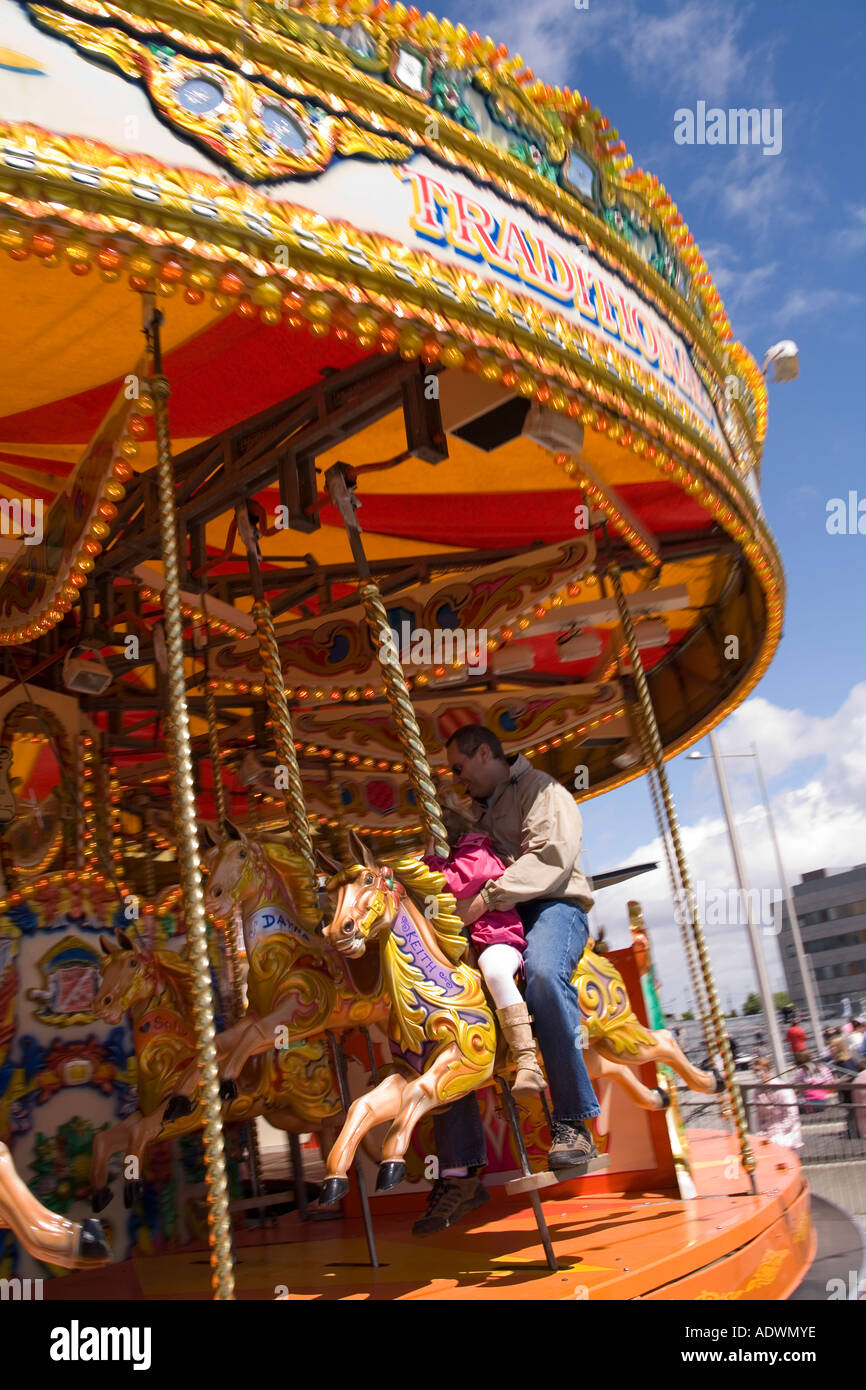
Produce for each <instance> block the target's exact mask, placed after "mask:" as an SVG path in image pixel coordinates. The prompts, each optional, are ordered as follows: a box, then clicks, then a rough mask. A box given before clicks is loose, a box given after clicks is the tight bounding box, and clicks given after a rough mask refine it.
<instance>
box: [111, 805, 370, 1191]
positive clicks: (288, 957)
mask: <svg viewBox="0 0 866 1390" xmlns="http://www.w3.org/2000/svg"><path fill="white" fill-rule="evenodd" d="M227 832H228V838H227V839H225V840H224V841H222V842H220V843H218V844H213V836H210V839H211V842H212V845H213V847H212V848H211V849H210V850H209V851H208V853H207V854H206V855H205V857H204V862H205V867H206V868H207V869H208V870H209V871H210V876H209V879H208V883H207V888H206V892H205V908H206V910H207V911H208V913H209V914H210V915H211V916H212V917H214V918H216V919H224V918H228V919H229V925H228V929H229V930H232V929H234V928H235V927H236V923H237V921H238V920H239V921H240V923H241V926H242V930H243V935H244V943H245V947H246V955H247V961H248V965H249V970H248V975H247V982H246V983H247V995H248V1004H247V1010H246V1012H245V1014H244V1016H243V1017H242V1018H241V1019H240V1020H239V1021H238V1022H237V1023H235V1024H233V1025H232V1026H231V1027H229V1028H227V1029H225V1030H223V1031H222V1032H220V1033H219V1034H218V1035H217V1057H218V1065H219V1072H220V1076H221V1078H223V1084H222V1086H221V1095H222V1097H223V1099H224V1100H225V1101H226V1102H227V1105H226V1108H225V1110H224V1112H223V1120H224V1122H225V1123H230V1122H232V1121H235V1120H246V1119H253V1118H255V1117H256V1116H258V1115H265V1116H266V1117H267V1119H268V1121H269V1123H271V1124H273V1125H275V1126H276V1127H277V1128H279V1129H286V1130H289V1131H292V1132H296V1133H299V1132H305V1131H312V1132H317V1131H323V1132H326V1131H330V1132H333V1131H334V1130H335V1129H336V1121H337V1117H338V1115H339V1113H340V1103H339V1098H338V1096H337V1093H336V1090H335V1088H334V1085H333V1079H332V1075H331V1069H330V1065H329V1061H328V1055H327V1043H326V1041H325V1038H324V1036H323V1035H324V1033H325V1032H327V1031H329V1030H330V1031H336V1032H344V1031H346V1030H348V1029H350V1028H357V1027H364V1026H366V1025H367V1024H368V1023H374V1022H376V1021H378V1020H381V1019H384V1018H385V1017H386V1016H387V1012H388V1001H387V999H386V998H385V997H384V995H383V994H382V993H381V991H380V990H378V989H377V990H375V991H372V992H371V989H370V987H369V982H368V981H367V980H366V979H365V972H364V971H363V970H361V971H357V970H356V971H352V970H351V969H350V967H349V965H348V964H347V963H346V962H345V961H344V960H343V959H342V957H341V956H340V955H339V954H338V952H336V951H334V950H333V949H332V948H330V947H329V946H327V945H326V944H325V942H323V940H322V938H321V937H320V936H318V935H315V934H314V933H315V930H316V928H317V927H318V926H319V923H320V921H321V916H322V913H321V909H320V908H319V905H318V900H317V896H316V892H315V889H314V886H313V884H312V883H311V881H310V875H309V872H308V870H307V866H306V862H305V861H304V860H303V859H302V858H301V857H300V855H298V854H296V853H294V852H293V851H292V850H291V848H290V847H289V846H288V845H287V844H286V842H285V841H284V840H283V839H281V838H280V837H277V836H273V837H262V838H251V837H249V836H247V835H244V834H243V833H241V832H240V831H239V830H237V829H235V827H234V826H233V825H231V824H230V823H229V824H227ZM208 833H209V832H208ZM118 943H119V947H120V949H119V950H118V948H117V945H115V943H112V942H110V941H108V940H106V939H105V938H102V944H103V947H104V949H105V950H106V952H107V953H108V954H107V958H106V960H105V961H104V962H103V982H102V987H101V989H100V991H99V993H98V995H97V999H96V1002H95V1005H94V1010H95V1012H98V1013H99V1014H100V1016H101V1017H103V1018H105V1019H106V1021H108V1022H111V1023H119V1022H120V1021H121V1019H122V1017H123V1015H124V1013H125V1012H126V1011H127V1010H128V1011H129V1012H130V1016H131V1018H132V1023H133V1036H134V1040H135V1052H136V1059H137V1065H138V1076H139V1106H138V1109H137V1110H136V1111H135V1112H134V1113H133V1114H132V1115H130V1116H129V1117H128V1118H127V1119H126V1120H123V1121H121V1122H120V1123H119V1124H117V1125H114V1126H113V1127H112V1128H111V1129H110V1130H106V1131H103V1132H102V1133H101V1134H100V1135H98V1136H97V1139H96V1142H95V1144H94V1155H93V1170H92V1179H91V1182H92V1186H93V1188H94V1189H95V1197H94V1207H95V1209H96V1210H97V1211H101V1210H102V1208H103V1207H104V1206H105V1205H106V1204H107V1202H108V1201H109V1200H110V1199H111V1191H110V1189H109V1188H108V1187H107V1186H106V1181H107V1175H108V1164H109V1161H110V1159H111V1157H112V1155H113V1154H114V1153H117V1152H122V1153H123V1154H124V1156H125V1158H126V1157H132V1158H133V1159H135V1160H136V1162H135V1163H134V1164H133V1165H132V1172H133V1173H134V1174H136V1175H138V1174H140V1172H141V1161H142V1159H143V1156H144V1152H145V1150H146V1148H147V1146H148V1145H149V1144H151V1143H153V1142H154V1141H155V1140H157V1139H159V1140H164V1139H172V1138H175V1137H177V1136H179V1135H182V1134H188V1133H190V1132H191V1131H193V1130H195V1129H197V1128H199V1127H200V1126H201V1125H202V1124H203V1122H204V1114H203V1107H201V1106H198V1105H197V1104H196V1103H195V1101H194V1099H193V1093H194V1092H195V1090H196V1088H197V1086H198V1079H199V1074H198V1065H197V1061H196V1045H195V1037H194V1032H193V1025H192V972H191V967H190V966H189V965H188V963H187V962H186V961H185V960H184V959H183V958H182V957H180V956H179V955H178V954H177V952H174V951H147V950H145V949H144V948H143V947H142V946H141V945H140V944H137V943H135V944H134V943H133V942H132V941H131V940H130V938H129V937H127V936H125V935H121V936H119V937H118ZM323 1147H324V1145H323ZM139 1191H140V1179H139V1178H138V1176H134V1177H129V1178H127V1183H126V1188H125V1200H126V1202H127V1204H128V1205H129V1204H131V1202H133V1201H134V1200H135V1198H136V1197H137V1195H138V1193H139Z"/></svg>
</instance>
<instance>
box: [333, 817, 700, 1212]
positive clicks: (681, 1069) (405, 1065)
mask: <svg viewBox="0 0 866 1390" xmlns="http://www.w3.org/2000/svg"><path fill="white" fill-rule="evenodd" d="M353 844H354V846H355V849H356V852H360V856H361V858H362V859H363V863H359V864H354V865H352V866H351V867H349V868H347V869H343V870H341V871H340V872H339V873H337V874H336V875H335V876H334V878H332V879H331V880H330V882H329V884H328V889H329V890H331V891H335V892H337V893H338V895H339V896H338V898H337V905H336V909H335V911H334V914H333V917H332V919H331V921H330V923H329V924H328V926H327V927H326V928H325V931H324V936H325V939H326V940H327V941H329V942H331V943H332V944H333V945H334V946H336V948H337V950H339V951H340V952H342V953H343V955H345V956H347V957H348V958H350V959H353V960H357V959H359V958H360V957H363V956H364V955H365V954H368V953H369V954H371V955H373V956H374V958H377V964H378V970H379V973H380V974H381V977H382V979H383V982H384V986H385V989H386V991H387V993H388V996H389V998H390V1000H391V1024H390V1036H391V1042H392V1052H393V1053H394V1054H395V1061H396V1062H397V1064H398V1067H399V1071H395V1073H394V1074H392V1075H390V1076H388V1077H387V1078H386V1079H385V1080H384V1081H382V1082H381V1083H380V1084H379V1085H378V1086H376V1087H375V1088H374V1089H373V1090H372V1091H370V1092H368V1093H367V1094H366V1095H364V1096H361V1097H360V1098H359V1099H358V1100H356V1101H354V1102H353V1104H352V1105H351V1106H350V1108H349V1112H348V1115H347V1118H346V1123H345V1125H344V1126H343V1129H342V1130H341V1132H340V1135H339V1138H338V1139H337V1142H336V1144H335V1146H334V1148H333V1149H332V1150H331V1152H330V1154H329V1155H328V1160H327V1173H328V1176H327V1179H326V1181H325V1184H324V1186H323V1189H322V1195H321V1201H322V1202H323V1204H325V1205H330V1204H331V1203H333V1202H336V1201H339V1199H340V1198H341V1197H343V1196H345V1194H346V1192H347V1191H348V1171H349V1168H350V1166H351V1163H352V1160H353V1158H354V1155H355V1151H356V1149H357V1147H358V1144H359V1143H360V1142H361V1141H362V1140H363V1139H364V1137H365V1136H366V1135H367V1133H368V1132H369V1131H370V1130H371V1129H373V1128H374V1127H375V1126H376V1125H378V1124H381V1123H382V1122H383V1121H386V1120H390V1121H392V1123H391V1127H390V1129H389V1130H388V1132H387V1134H386V1136H385V1140H384V1143H383V1145H382V1162H381V1165H380V1169H379V1178H378V1181H377V1184H376V1186H377V1189H378V1190H379V1191H387V1190H388V1189H389V1188H391V1187H394V1186H396V1185H397V1184H398V1183H400V1182H402V1180H403V1178H404V1176H405V1171H406V1165H405V1154H406V1150H407V1148H408V1145H409V1141H410V1138H411V1135H412V1130H413V1129H414V1127H415V1125H416V1124H417V1123H418V1121H419V1120H420V1119H421V1118H422V1116H423V1115H425V1114H427V1113H428V1112H430V1111H432V1110H437V1109H439V1108H440V1107H442V1106H445V1105H448V1104H450V1103H451V1102H452V1101H455V1100H457V1099H459V1098H460V1097H461V1096H464V1095H467V1094H468V1093H469V1092H471V1091H474V1090H477V1089H478V1088H479V1087H481V1086H484V1085H486V1084H487V1083H488V1082H489V1081H490V1080H491V1078H492V1076H493V1073H494V1069H495V1063H496V1052H497V1038H496V1030H495V1026H494V1022H493V1015H492V1013H491V1010H490V1007H489V1005H488V1003H487V1000H486V998H485V995H484V992H483V989H482V985H481V977H480V975H479V974H478V972H477V971H476V970H474V969H473V968H472V967H471V966H470V965H469V964H468V963H467V962H466V960H465V959H463V957H464V954H465V952H466V947H467V941H466V938H465V936H464V935H463V931H462V923H461V921H460V919H459V918H458V917H457V916H456V912H455V907H456V904H455V900H454V898H453V896H452V895H451V894H450V893H449V892H447V891H446V889H445V879H444V877H443V876H442V875H441V874H439V873H436V872H434V871H432V870H430V869H428V868H426V867H425V865H424V864H423V863H422V862H421V861H420V860H419V859H417V858H414V857H407V858H404V859H400V860H398V861H397V862H396V864H395V865H394V866H393V868H391V867H389V866H388V865H379V864H376V863H375V861H374V860H373V859H372V858H371V857H370V855H369V853H368V852H367V849H366V846H363V845H361V844H360V842H359V841H358V840H357V838H355V837H353ZM422 904H423V907H422ZM572 983H573V984H574V986H575V988H576V989H577V994H578V1000H579V1002H580V1008H581V1014H582V1017H583V1021H584V1026H585V1029H586V1047H587V1069H588V1071H589V1074H590V1076H591V1077H593V1078H598V1077H602V1076H604V1077H608V1078H609V1079H610V1080H612V1081H617V1082H618V1083H619V1084H620V1085H622V1086H624V1087H625V1089H626V1090H627V1091H628V1093H629V1094H630V1095H631V1097H632V1099H633V1100H635V1101H636V1102H637V1103H638V1104H639V1105H641V1106H642V1107H643V1108H646V1109H651V1110H660V1109H664V1108H665V1107H666V1105H667V1103H668V1097H667V1096H666V1095H665V1094H664V1092H662V1091H661V1090H652V1091H651V1090H649V1089H648V1088H647V1087H645V1086H643V1085H642V1083H641V1082H640V1081H639V1080H638V1078H637V1077H636V1076H635V1075H634V1074H633V1073H632V1072H631V1071H630V1069H629V1068H630V1067H632V1066H638V1065H641V1064H642V1063H644V1062H655V1063H662V1064H665V1065H667V1066H669V1067H672V1068H673V1070H674V1071H676V1072H677V1073H678V1074H679V1075H680V1076H681V1077H682V1078H683V1079H684V1080H685V1081H686V1083H687V1085H689V1086H690V1087H691V1088H692V1089H693V1090H696V1091H702V1092H704V1093H707V1094H711V1093H715V1092H716V1090H717V1089H718V1078H717V1077H716V1076H715V1075H714V1074H713V1073H711V1072H702V1071H699V1070H698V1069H697V1068H696V1067H693V1066H692V1065H691V1063H690V1062H689V1061H688V1059H687V1058H686V1056H685V1055H684V1053H683V1052H682V1051H681V1049H680V1047H679V1046H678V1044H677V1042H676V1040H675V1039H674V1038H673V1036H672V1035H671V1034H670V1033H668V1032H667V1031H666V1030H660V1031H659V1032H655V1033H654V1032H651V1031H650V1029H648V1028H646V1027H644V1025H643V1024H642V1023H640V1021H639V1020H638V1018H637V1016H636V1015H635V1013H634V1010H633V1009H632V1007H631V1004H630V1002H629V998H628V992H627V990H626V987H625V983H624V981H623V979H622V976H621V975H620V974H619V971H618V970H617V969H616V967H615V966H614V965H613V964H612V963H611V962H609V961H607V960H605V959H604V958H602V957H600V956H596V955H595V954H594V953H593V952H592V951H590V950H587V951H585V952H584V954H583V956H582V958H581V960H580V963H579V964H578V966H577V969H576V970H575V973H574V976H573V977H572ZM612 1064H613V1065H612Z"/></svg>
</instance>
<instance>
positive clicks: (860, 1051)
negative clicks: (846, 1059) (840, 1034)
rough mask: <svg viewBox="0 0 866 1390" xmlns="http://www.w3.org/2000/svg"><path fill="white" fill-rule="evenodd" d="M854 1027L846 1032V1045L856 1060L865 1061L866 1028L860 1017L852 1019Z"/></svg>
mask: <svg viewBox="0 0 866 1390" xmlns="http://www.w3.org/2000/svg"><path fill="white" fill-rule="evenodd" d="M853 1024H854V1027H853V1028H852V1030H851V1032H850V1033H849V1034H848V1046H849V1047H850V1049H851V1053H852V1055H853V1057H854V1059H855V1061H857V1062H862V1061H866V1028H864V1023H863V1019H862V1018H855V1019H854V1020H853Z"/></svg>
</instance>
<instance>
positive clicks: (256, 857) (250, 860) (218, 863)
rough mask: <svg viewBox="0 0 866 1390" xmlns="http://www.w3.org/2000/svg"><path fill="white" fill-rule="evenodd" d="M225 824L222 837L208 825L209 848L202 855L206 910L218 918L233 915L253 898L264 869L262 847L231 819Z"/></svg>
mask: <svg viewBox="0 0 866 1390" xmlns="http://www.w3.org/2000/svg"><path fill="white" fill-rule="evenodd" d="M223 824H224V827H225V836H224V837H223V838H218V837H217V836H216V835H214V833H213V831H212V830H211V828H210V826H208V825H205V827H204V841H205V843H206V844H208V845H209V846H210V848H209V849H207V850H206V851H205V853H204V854H203V855H202V865H203V867H204V868H205V869H206V870H207V873H208V879H207V885H206V887H205V893H204V906H205V911H206V912H207V913H209V914H210V916H211V917H217V918H221V917H228V916H230V915H231V913H232V911H233V910H234V908H235V907H241V906H242V904H243V902H244V900H245V899H246V898H249V897H252V896H253V895H254V894H255V892H256V891H257V886H258V883H259V882H260V880H261V878H262V875H263V874H264V872H265V866H264V861H263V858H262V855H261V851H260V849H259V846H258V845H257V844H256V843H255V842H254V841H253V840H251V839H250V837H249V836H248V835H246V834H245V833H244V832H243V831H242V830H239V829H238V828H237V826H236V825H234V824H233V823H232V822H231V821H225V822H224V823H223Z"/></svg>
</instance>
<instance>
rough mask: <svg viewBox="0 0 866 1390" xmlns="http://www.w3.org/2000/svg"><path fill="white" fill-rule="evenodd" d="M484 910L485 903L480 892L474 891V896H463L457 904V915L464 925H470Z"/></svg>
mask: <svg viewBox="0 0 866 1390" xmlns="http://www.w3.org/2000/svg"><path fill="white" fill-rule="evenodd" d="M486 911H487V904H486V902H485V901H484V899H483V898H482V896H481V894H480V893H476V894H475V897H474V898H464V899H463V900H462V902H459V903H458V904H457V916H458V917H459V918H460V920H461V922H462V923H463V925H464V927H471V926H472V923H473V922H477V921H478V918H479V917H481V916H482V915H483V914H484V913H485V912H486Z"/></svg>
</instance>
